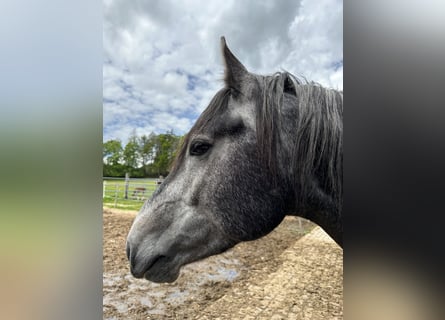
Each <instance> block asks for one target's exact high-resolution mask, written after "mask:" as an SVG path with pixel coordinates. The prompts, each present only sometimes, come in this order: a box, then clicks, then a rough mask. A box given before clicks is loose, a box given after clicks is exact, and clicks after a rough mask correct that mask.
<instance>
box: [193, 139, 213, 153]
mask: <svg viewBox="0 0 445 320" xmlns="http://www.w3.org/2000/svg"><path fill="white" fill-rule="evenodd" d="M211 147H212V145H211V144H210V143H207V142H204V141H195V142H193V143H192V145H191V147H190V155H191V156H200V155H203V154H204V153H206V152H207V151H209V149H210V148H211Z"/></svg>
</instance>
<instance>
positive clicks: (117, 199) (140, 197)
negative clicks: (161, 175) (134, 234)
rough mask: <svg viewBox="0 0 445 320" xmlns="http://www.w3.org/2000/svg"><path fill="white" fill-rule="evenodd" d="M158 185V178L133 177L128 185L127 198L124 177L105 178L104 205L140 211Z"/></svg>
mask: <svg viewBox="0 0 445 320" xmlns="http://www.w3.org/2000/svg"><path fill="white" fill-rule="evenodd" d="M156 187H157V185H156V179H131V180H130V183H129V185H128V193H127V195H128V198H127V199H125V180H124V179H104V181H103V188H104V197H103V206H104V207H109V208H117V209H122V210H136V211H138V210H139V209H140V208H141V207H142V205H143V204H144V202H145V200H147V199H148V198H149V197H151V195H152V194H153V192H154V191H155V190H156ZM137 188H139V189H137Z"/></svg>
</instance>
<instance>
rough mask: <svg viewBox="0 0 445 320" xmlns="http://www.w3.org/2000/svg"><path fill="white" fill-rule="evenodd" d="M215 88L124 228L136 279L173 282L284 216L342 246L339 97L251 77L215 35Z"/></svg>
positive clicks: (295, 81)
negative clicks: (218, 62)
mask: <svg viewBox="0 0 445 320" xmlns="http://www.w3.org/2000/svg"><path fill="white" fill-rule="evenodd" d="M221 47H222V55H223V60H224V65H225V68H224V69H225V70H224V84H225V85H224V87H223V88H222V89H221V90H219V91H218V92H217V93H216V95H215V96H214V97H213V99H212V100H211V101H210V103H209V105H208V107H207V108H206V109H205V110H204V111H203V113H202V114H201V115H200V116H199V118H198V120H197V121H196V123H195V124H194V125H193V127H192V129H191V130H190V132H188V133H187V135H186V136H185V138H184V140H183V143H182V146H181V147H180V149H179V150H178V153H177V156H176V159H175V161H174V163H173V164H172V167H171V171H170V173H169V175H168V176H167V177H166V178H165V180H164V181H163V183H162V184H161V185H160V186H159V188H158V189H157V190H156V191H155V192H154V194H153V195H152V197H151V198H150V199H148V200H147V201H146V202H145V203H144V205H143V207H142V208H141V210H140V211H139V213H138V214H137V216H136V218H135V220H134V222H133V225H132V226H131V229H130V231H129V234H128V237H127V243H126V253H127V257H128V259H129V262H130V271H131V273H132V275H133V276H134V277H136V278H145V279H147V280H149V281H152V282H157V283H163V282H173V281H175V280H176V279H177V278H178V276H179V273H180V268H181V267H182V266H184V265H185V264H189V263H191V262H194V261H197V260H201V259H204V258H206V257H208V256H211V255H216V254H219V253H222V252H224V251H226V250H228V249H229V248H232V247H233V246H235V245H236V244H238V243H240V242H242V241H250V240H255V239H258V238H260V237H263V236H265V235H266V234H268V233H269V232H270V231H272V230H273V229H274V228H275V227H276V226H278V224H280V223H281V221H282V220H283V218H284V216H285V215H298V216H301V217H303V218H306V219H309V220H311V221H313V222H315V223H316V224H318V225H319V226H320V227H321V228H323V229H324V230H325V231H326V232H327V233H328V234H329V235H330V236H331V237H332V238H333V239H334V240H335V241H336V242H337V243H338V244H339V245H340V246H342V233H343V226H342V217H341V207H342V194H343V191H342V163H343V151H342V149H343V123H342V118H343V93H342V92H341V91H337V90H334V89H328V88H324V87H322V86H321V85H319V84H317V83H314V82H309V81H307V80H301V79H299V78H297V77H295V76H293V75H292V74H291V73H289V72H286V71H283V72H276V73H275V74H273V75H268V76H262V75H257V74H254V73H250V72H249V71H247V69H246V68H245V67H244V66H243V65H242V64H241V62H240V61H239V60H238V59H237V58H236V57H235V55H234V54H233V53H232V52H231V51H230V49H229V48H228V46H227V43H226V40H225V38H224V37H221Z"/></svg>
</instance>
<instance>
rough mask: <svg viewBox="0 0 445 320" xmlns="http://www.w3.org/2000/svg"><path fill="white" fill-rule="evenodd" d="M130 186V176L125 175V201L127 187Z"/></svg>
mask: <svg viewBox="0 0 445 320" xmlns="http://www.w3.org/2000/svg"><path fill="white" fill-rule="evenodd" d="M129 184H130V174H129V173H128V172H127V173H126V174H125V199H128V185H129Z"/></svg>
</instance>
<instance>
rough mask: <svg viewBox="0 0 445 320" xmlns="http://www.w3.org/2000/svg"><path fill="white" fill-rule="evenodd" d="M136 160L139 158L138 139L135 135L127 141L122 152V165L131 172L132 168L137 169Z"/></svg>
mask: <svg viewBox="0 0 445 320" xmlns="http://www.w3.org/2000/svg"><path fill="white" fill-rule="evenodd" d="M138 158H139V145H138V139H137V136H136V134H133V135H132V136H131V137H130V138H129V139H128V142H127V144H126V145H125V149H124V152H123V160H124V164H125V166H126V167H127V170H128V171H131V169H132V168H137V167H138Z"/></svg>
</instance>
